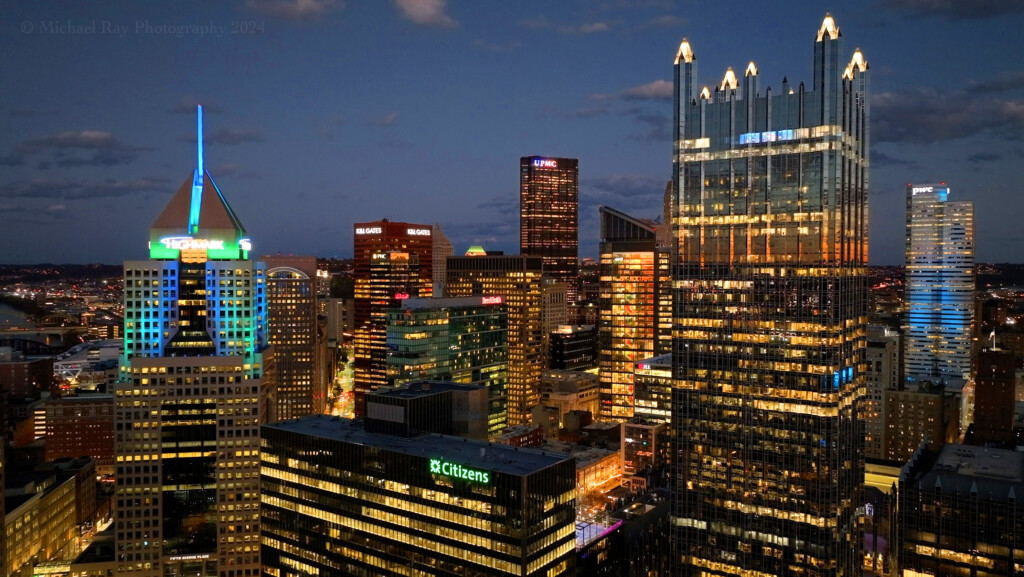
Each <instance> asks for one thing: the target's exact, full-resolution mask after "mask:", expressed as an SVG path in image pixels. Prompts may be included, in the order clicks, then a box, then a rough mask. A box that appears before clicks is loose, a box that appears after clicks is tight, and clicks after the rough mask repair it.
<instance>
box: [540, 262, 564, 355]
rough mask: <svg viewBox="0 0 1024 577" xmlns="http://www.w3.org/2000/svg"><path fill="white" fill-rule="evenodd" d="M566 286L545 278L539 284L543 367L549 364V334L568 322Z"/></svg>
mask: <svg viewBox="0 0 1024 577" xmlns="http://www.w3.org/2000/svg"><path fill="white" fill-rule="evenodd" d="M568 295H569V293H568V285H566V284H565V283H564V282H556V281H555V280H554V279H549V278H546V279H544V280H543V282H542V283H541V308H540V326H541V335H542V336H543V338H544V343H543V344H542V345H541V351H542V353H543V354H544V359H543V361H542V362H543V366H544V367H545V368H546V367H549V366H550V364H551V358H550V356H549V355H550V353H551V332H552V331H554V330H557V329H558V327H560V326H562V325H564V324H566V323H567V322H569V305H568V302H567V299H568Z"/></svg>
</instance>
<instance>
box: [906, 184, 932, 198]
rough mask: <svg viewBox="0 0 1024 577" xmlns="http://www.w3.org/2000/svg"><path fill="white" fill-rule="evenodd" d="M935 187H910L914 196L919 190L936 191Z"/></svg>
mask: <svg viewBox="0 0 1024 577" xmlns="http://www.w3.org/2000/svg"><path fill="white" fill-rule="evenodd" d="M934 191H935V187H933V186H915V187H913V188H911V189H910V195H911V196H913V195H915V194H917V193H919V192H934Z"/></svg>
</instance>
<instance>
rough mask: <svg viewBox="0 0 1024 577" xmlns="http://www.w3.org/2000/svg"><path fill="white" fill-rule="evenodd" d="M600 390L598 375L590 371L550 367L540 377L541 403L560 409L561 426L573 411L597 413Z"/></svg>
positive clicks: (559, 419) (559, 420) (592, 414)
mask: <svg viewBox="0 0 1024 577" xmlns="http://www.w3.org/2000/svg"><path fill="white" fill-rule="evenodd" d="M600 390H601V389H600V381H599V380H598V377H597V375H595V374H593V373H590V372H584V371H569V370H560V369H548V370H546V371H544V373H543V374H542V375H541V378H540V401H541V404H542V405H543V406H545V407H554V408H556V409H557V410H558V424H559V427H564V426H565V415H566V414H568V413H571V412H573V411H586V412H588V413H590V415H591V416H594V415H597V408H598V396H599V393H600Z"/></svg>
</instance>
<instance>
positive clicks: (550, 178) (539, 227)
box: [519, 156, 580, 303]
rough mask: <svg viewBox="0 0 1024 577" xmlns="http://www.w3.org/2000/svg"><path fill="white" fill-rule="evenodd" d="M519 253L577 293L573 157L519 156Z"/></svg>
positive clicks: (571, 296) (570, 295)
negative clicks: (536, 259)
mask: <svg viewBox="0 0 1024 577" xmlns="http://www.w3.org/2000/svg"><path fill="white" fill-rule="evenodd" d="M519 209H520V213H519V251H520V253H522V254H523V255H524V256H539V257H541V258H543V259H544V273H545V274H546V275H547V276H548V277H550V278H552V279H554V280H555V281H556V282H560V283H565V285H566V288H567V291H568V300H569V302H570V303H575V302H576V300H577V298H578V292H579V279H578V278H577V275H578V272H579V271H578V268H579V230H580V229H579V160H577V159H575V158H548V157H544V156H524V157H522V158H520V159H519Z"/></svg>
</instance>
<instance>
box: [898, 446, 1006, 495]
mask: <svg viewBox="0 0 1024 577" xmlns="http://www.w3.org/2000/svg"><path fill="white" fill-rule="evenodd" d="M904 483H906V484H909V485H911V486H913V485H917V488H919V489H923V490H931V489H939V490H941V491H942V492H943V493H959V494H961V495H968V494H970V493H977V494H978V495H979V496H980V497H983V498H985V497H987V498H992V499H997V500H1001V499H1005V498H1007V497H1008V496H1010V495H1013V496H1014V498H1016V495H1022V496H1024V453H1022V452H1018V451H1011V450H1007V449H991V448H988V447H975V446H971V445H958V444H949V445H944V446H943V447H942V449H940V450H939V451H937V452H927V451H924V452H922V451H919V452H918V453H916V454H915V455H914V457H913V458H911V460H910V462H909V463H907V464H906V465H905V466H904V467H903V470H902V472H901V473H900V485H901V486H902V485H903V484H904Z"/></svg>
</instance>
